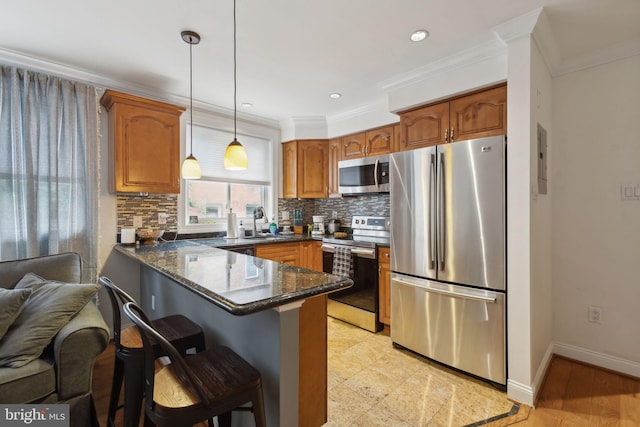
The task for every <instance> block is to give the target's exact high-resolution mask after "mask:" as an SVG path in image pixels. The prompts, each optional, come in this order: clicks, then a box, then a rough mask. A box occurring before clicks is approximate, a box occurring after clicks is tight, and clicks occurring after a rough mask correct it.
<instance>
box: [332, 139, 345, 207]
mask: <svg viewBox="0 0 640 427" xmlns="http://www.w3.org/2000/svg"><path fill="white" fill-rule="evenodd" d="M340 160H342V138H333V139H330V140H329V197H342V194H340V192H339V191H338V162H339V161H340Z"/></svg>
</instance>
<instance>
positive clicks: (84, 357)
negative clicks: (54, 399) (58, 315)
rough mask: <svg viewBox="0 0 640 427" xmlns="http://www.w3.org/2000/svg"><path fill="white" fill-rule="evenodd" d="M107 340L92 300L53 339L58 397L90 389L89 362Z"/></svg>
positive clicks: (102, 322) (91, 370)
mask: <svg viewBox="0 0 640 427" xmlns="http://www.w3.org/2000/svg"><path fill="white" fill-rule="evenodd" d="M108 343H109V329H108V328H107V325H106V323H105V322H104V319H103V318H102V314H101V313H100V311H99V310H98V308H97V307H96V305H95V304H94V303H93V302H89V303H88V304H87V305H86V306H85V307H84V308H83V309H82V310H80V311H79V312H78V314H76V315H75V316H74V317H73V318H72V319H71V320H70V321H69V323H67V324H66V325H65V326H64V327H63V328H62V329H61V330H60V332H58V335H56V337H55V339H54V344H53V349H54V355H55V360H56V382H57V384H56V386H57V387H56V388H57V392H58V398H59V399H60V400H67V399H69V398H71V397H73V396H77V395H79V394H84V393H87V392H89V391H90V390H91V381H92V374H93V364H94V362H95V359H96V357H97V356H98V355H100V354H101V353H102V352H103V351H104V350H105V348H107V344H108Z"/></svg>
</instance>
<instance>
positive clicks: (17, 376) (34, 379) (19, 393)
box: [0, 358, 56, 403]
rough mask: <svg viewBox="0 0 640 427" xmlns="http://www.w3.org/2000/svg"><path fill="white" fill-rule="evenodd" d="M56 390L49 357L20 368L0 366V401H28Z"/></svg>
mask: <svg viewBox="0 0 640 427" xmlns="http://www.w3.org/2000/svg"><path fill="white" fill-rule="evenodd" d="M55 391H56V374H55V369H54V363H53V360H52V359H51V358H41V359H36V360H34V361H32V362H31V363H27V364H26V365H24V366H22V367H20V368H8V367H3V368H0V402H2V403H28V402H35V401H37V400H40V399H42V398H43V397H46V396H49V395H50V394H51V393H53V392H55Z"/></svg>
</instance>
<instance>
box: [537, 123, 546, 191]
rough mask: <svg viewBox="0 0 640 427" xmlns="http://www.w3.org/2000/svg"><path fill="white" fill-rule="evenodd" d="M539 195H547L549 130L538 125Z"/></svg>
mask: <svg viewBox="0 0 640 427" xmlns="http://www.w3.org/2000/svg"><path fill="white" fill-rule="evenodd" d="M538 194H547V130H546V129H545V128H543V127H542V126H541V125H540V123H538Z"/></svg>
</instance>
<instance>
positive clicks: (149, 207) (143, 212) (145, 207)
mask: <svg viewBox="0 0 640 427" xmlns="http://www.w3.org/2000/svg"><path fill="white" fill-rule="evenodd" d="M159 213H165V214H167V223H166V224H159V223H158V214H159ZM134 216H140V217H142V228H143V229H145V228H150V229H154V230H164V231H167V232H176V231H177V229H178V228H177V224H178V222H177V221H178V195H177V194H150V195H148V196H139V195H128V194H118V195H117V223H118V233H119V232H120V230H121V229H123V228H133V217H134Z"/></svg>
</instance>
